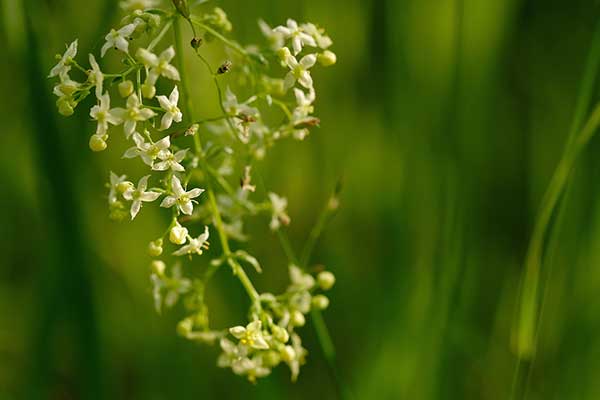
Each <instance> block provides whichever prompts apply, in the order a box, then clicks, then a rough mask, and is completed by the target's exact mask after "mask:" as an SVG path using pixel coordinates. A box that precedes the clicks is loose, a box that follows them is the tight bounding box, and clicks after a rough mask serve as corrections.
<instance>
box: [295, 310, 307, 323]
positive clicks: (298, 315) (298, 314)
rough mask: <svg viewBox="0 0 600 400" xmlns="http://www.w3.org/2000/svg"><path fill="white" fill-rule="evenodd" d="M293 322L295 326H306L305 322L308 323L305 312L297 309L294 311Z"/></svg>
mask: <svg viewBox="0 0 600 400" xmlns="http://www.w3.org/2000/svg"><path fill="white" fill-rule="evenodd" d="M291 322H292V325H294V326H304V324H305V323H306V318H304V314H302V313H301V312H300V311H298V310H296V311H294V312H293V313H292V320H291Z"/></svg>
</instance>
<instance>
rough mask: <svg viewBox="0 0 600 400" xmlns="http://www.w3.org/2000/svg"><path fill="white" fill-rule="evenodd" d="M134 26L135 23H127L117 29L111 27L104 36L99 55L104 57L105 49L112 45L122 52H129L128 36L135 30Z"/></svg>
mask: <svg viewBox="0 0 600 400" xmlns="http://www.w3.org/2000/svg"><path fill="white" fill-rule="evenodd" d="M135 28H136V24H127V25H125V26H124V27H122V28H121V29H119V30H118V31H117V30H114V29H111V30H110V32H109V33H108V34H107V35H106V36H105V37H104V39H105V40H106V43H104V46H102V49H101V50H100V55H101V56H102V57H104V55H105V54H106V51H107V50H108V49H110V48H111V47H114V48H115V49H116V50H120V51H122V52H123V53H129V37H130V36H131V35H132V34H133V31H135Z"/></svg>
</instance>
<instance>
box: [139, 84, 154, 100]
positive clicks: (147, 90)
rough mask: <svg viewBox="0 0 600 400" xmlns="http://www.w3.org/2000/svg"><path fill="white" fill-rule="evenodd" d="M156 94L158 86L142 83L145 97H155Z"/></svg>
mask: <svg viewBox="0 0 600 400" xmlns="http://www.w3.org/2000/svg"><path fill="white" fill-rule="evenodd" d="M155 94H156V87H154V86H153V85H149V84H147V83H144V84H142V95H143V96H144V97H145V98H147V99H151V98H153V97H154V95H155Z"/></svg>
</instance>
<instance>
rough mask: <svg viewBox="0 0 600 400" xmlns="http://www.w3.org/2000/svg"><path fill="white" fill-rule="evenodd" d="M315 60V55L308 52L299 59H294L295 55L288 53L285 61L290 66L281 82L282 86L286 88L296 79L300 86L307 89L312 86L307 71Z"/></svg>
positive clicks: (292, 84)
mask: <svg viewBox="0 0 600 400" xmlns="http://www.w3.org/2000/svg"><path fill="white" fill-rule="evenodd" d="M315 62H317V56H316V55H314V54H309V55H306V56H304V57H302V59H301V60H300V62H298V60H296V57H294V56H292V55H289V56H287V57H286V59H285V63H286V64H287V66H288V67H289V68H290V72H288V73H287V75H286V76H285V80H284V83H283V86H284V88H285V89H286V90H287V89H289V88H291V87H292V86H294V83H296V81H298V82H299V83H300V84H301V85H302V86H304V87H305V88H307V89H310V88H312V86H313V80H312V77H311V76H310V72H309V71H308V70H309V69H310V68H311V67H312V66H313V65H315Z"/></svg>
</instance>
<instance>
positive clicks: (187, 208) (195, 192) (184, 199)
mask: <svg viewBox="0 0 600 400" xmlns="http://www.w3.org/2000/svg"><path fill="white" fill-rule="evenodd" d="M171 188H172V190H173V194H172V195H171V196H167V197H165V198H164V200H163V201H162V203H161V204H160V206H161V207H165V208H169V207H173V206H174V205H177V207H179V209H180V210H181V212H182V213H184V214H187V215H192V212H193V211H194V205H193V204H192V199H195V198H196V197H198V196H200V195H201V194H202V192H204V189H198V188H195V189H192V190H190V191H187V192H186V191H185V190H184V189H183V186H181V181H180V180H179V178H177V176H175V175H173V178H172V180H171Z"/></svg>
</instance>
